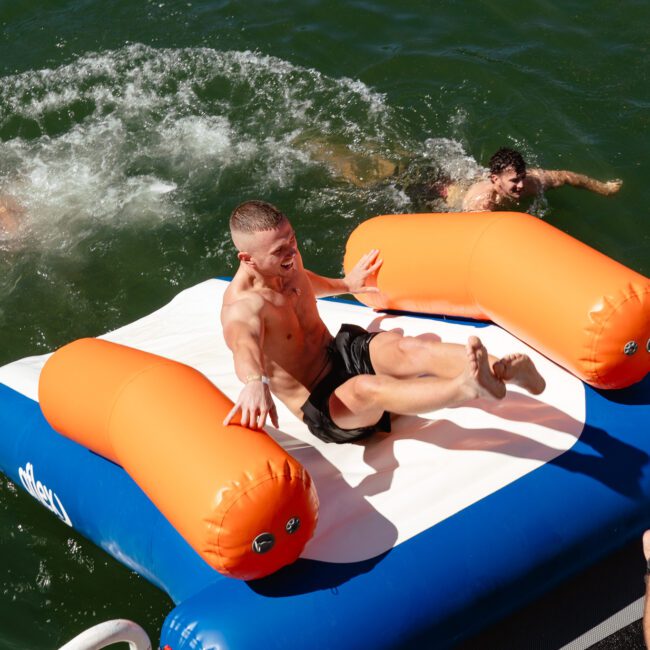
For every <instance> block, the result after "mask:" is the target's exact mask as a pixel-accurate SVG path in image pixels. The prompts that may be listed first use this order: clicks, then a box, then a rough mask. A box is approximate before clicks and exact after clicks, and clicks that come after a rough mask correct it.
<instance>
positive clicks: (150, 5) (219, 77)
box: [0, 0, 650, 650]
mask: <svg viewBox="0 0 650 650" xmlns="http://www.w3.org/2000/svg"><path fill="white" fill-rule="evenodd" d="M0 24H1V25H2V35H1V40H0V43H1V45H0V47H1V48H2V49H1V54H2V56H1V57H0V66H1V74H2V86H1V87H0V194H9V195H11V196H13V197H14V198H15V199H16V200H17V201H19V202H20V203H21V204H22V205H23V206H24V210H25V212H24V214H23V216H22V218H21V225H20V228H19V230H18V232H17V233H16V234H14V235H13V236H12V237H8V236H6V235H0V363H6V362H8V361H11V360H13V359H16V358H19V357H23V356H27V355H31V354H40V353H43V352H46V351H49V350H51V349H52V348H54V347H56V346H58V345H60V344H62V343H64V342H67V341H69V340H71V339H74V338H77V337H80V336H87V335H95V334H99V333H101V332H104V331H106V330H108V329H111V328H114V327H116V326H119V325H121V324H124V323H126V322H129V321H131V320H133V319H135V318H137V317H139V316H141V315H143V314H145V313H148V312H150V311H152V310H153V309H155V308H157V307H159V306H160V305H162V304H163V303H165V302H166V301H167V300H169V299H170V298H171V297H172V296H173V295H174V294H176V293H177V292H178V291H179V290H181V289H183V288H185V287H187V286H190V285H192V284H195V283H196V282H199V281H201V280H203V279H205V278H208V277H212V276H221V275H229V274H232V272H233V269H234V265H233V263H234V257H233V254H232V250H231V248H230V244H229V242H228V237H227V225H226V224H227V218H228V215H229V212H230V210H231V209H232V208H233V207H234V206H235V205H236V204H237V203H239V202H241V201H242V200H245V199H247V198H263V199H266V200H269V201H272V202H273V203H275V204H277V205H278V206H279V207H280V208H281V209H283V210H284V211H285V212H286V213H287V214H288V215H290V216H291V217H292V219H293V222H294V225H295V227H296V230H297V232H298V235H299V237H300V239H301V240H302V242H303V246H302V249H303V257H304V259H305V262H306V264H307V265H308V266H310V267H312V268H313V269H314V270H316V271H319V272H321V273H326V274H337V273H338V272H339V270H340V264H341V255H342V250H343V244H344V241H345V238H346V236H347V234H348V233H349V231H350V230H351V229H352V228H353V227H354V226H355V225H356V224H357V223H359V221H361V220H363V219H365V218H367V217H369V216H371V215H373V214H377V213H384V212H406V211H409V210H410V209H413V206H411V205H410V204H409V202H408V199H407V198H406V197H405V196H404V195H403V194H401V193H400V192H399V191H398V189H397V188H395V187H394V185H391V183H385V184H383V185H382V186H380V187H372V188H360V187H356V186H354V185H351V184H349V183H347V182H345V181H344V180H343V179H341V178H340V177H339V176H338V175H337V174H336V173H335V172H334V170H333V169H332V168H331V167H330V166H328V165H327V164H326V163H324V162H322V161H320V160H319V159H318V157H317V156H314V155H313V154H312V153H311V150H310V148H309V146H308V144H309V143H314V142H316V143H323V142H325V143H329V144H331V145H333V146H334V145H335V146H337V147H343V148H346V147H347V148H348V149H349V150H350V151H353V152H355V153H356V154H358V155H360V156H361V157H364V156H367V157H368V158H370V156H371V155H372V154H381V155H383V156H384V157H387V158H391V157H392V158H395V157H399V155H401V153H403V152H413V153H415V154H419V155H422V156H425V157H429V158H432V159H435V160H436V162H437V163H438V164H439V165H441V166H442V167H443V168H444V169H445V170H446V171H447V172H448V173H449V174H450V175H451V176H453V177H455V178H464V177H468V176H471V175H472V174H474V173H475V172H476V170H477V169H478V167H479V165H485V163H486V162H487V159H488V158H489V156H490V154H491V153H492V152H493V151H494V150H495V149H496V148H498V147H499V146H502V145H507V146H513V147H516V148H519V149H520V150H521V151H522V152H523V153H524V154H525V156H526V158H527V159H528V161H529V163H530V164H532V165H536V166H542V167H547V168H564V169H571V170H574V171H579V172H582V173H586V174H589V175H592V176H595V177H597V178H600V179H602V180H607V179H611V178H622V179H623V180H624V185H623V189H622V190H621V192H620V193H619V194H618V195H617V196H614V197H609V198H604V197H600V196H595V195H592V194H589V193H587V192H585V191H581V190H577V189H572V188H563V189H559V190H555V191H553V192H549V193H548V195H547V196H546V197H544V199H543V200H541V201H539V202H537V203H536V204H535V206H534V207H533V209H534V211H535V212H536V213H537V214H538V215H540V216H542V217H543V218H545V219H546V220H548V221H549V222H550V223H553V224H554V225H557V226H559V227H560V228H562V229H564V230H566V231H568V232H569V233H571V234H572V235H574V236H576V237H578V238H580V239H582V240H583V241H585V242H587V243H588V244H590V245H592V246H594V247H596V248H598V249H600V250H602V251H603V252H605V253H607V254H609V255H611V256H612V257H614V258H616V259H618V260H620V261H621V262H623V263H625V264H627V265H628V266H631V267H632V268H634V269H636V270H638V271H640V272H642V273H644V274H646V275H648V274H650V255H649V253H648V244H649V242H650V223H649V221H648V216H647V215H648V210H647V201H648V198H650V195H649V194H648V189H647V188H648V184H647V178H648V172H649V169H648V156H647V147H648V125H649V120H650V117H649V116H650V85H649V79H648V75H649V72H648V71H649V70H650V30H648V28H647V25H648V24H650V4H648V3H647V2H642V1H634V0H624V1H623V2H619V3H611V2H603V1H596V2H590V3H587V2H578V1H577V0H574V1H569V2H564V3H562V4H560V3H551V2H548V1H545V0H537V1H532V2H528V3H521V2H513V1H512V0H500V1H498V2H497V1H491V2H487V1H486V2H480V1H474V2H470V1H467V2H460V1H458V0H447V1H441V2H437V3H433V2H421V1H415V0H406V1H402V2H396V1H393V2H375V3H371V2H358V1H357V2H338V1H335V2H324V1H316V0H303V1H302V2H289V1H288V0H276V1H270V0H266V1H264V2H261V1H259V0H249V1H248V2H246V3H244V2H239V3H236V2H229V1H227V0H198V1H195V0H192V1H187V0H186V1H184V2H179V1H169V0H160V1H156V2H153V1H142V2H140V1H136V0H130V1H126V0H121V1H120V0H103V1H100V0H68V1H63V0H22V1H21V2H13V1H9V0H0ZM495 254H507V251H498V252H495ZM4 433H5V432H0V434H4ZM0 513H1V517H2V519H1V522H2V529H1V532H0V576H1V579H2V591H1V594H2V596H1V598H2V603H1V605H2V606H1V607H0V648H30V649H32V648H33V649H35V650H37V649H39V648H43V649H45V648H53V647H56V646H57V645H58V644H62V643H63V642H64V641H65V640H67V639H68V638H70V637H72V636H74V634H76V633H78V632H79V631H81V630H82V629H84V628H85V627H87V626H89V625H91V624H93V623H95V622H98V621H100V620H104V619H107V618H110V617H116V616H121V617H128V618H132V619H134V620H137V621H138V622H140V623H142V624H143V625H144V626H145V627H146V628H147V630H148V631H149V633H150V634H151V636H152V638H153V639H154V642H155V641H157V639H158V633H159V629H160V625H161V624H162V620H163V618H164V616H165V615H166V613H167V612H168V611H169V609H170V608H171V604H170V602H169V601H168V599H167V598H166V597H165V596H164V595H162V594H161V593H160V592H158V591H157V590H156V589H154V588H153V587H151V586H149V585H148V584H147V583H146V582H145V581H144V580H141V579H140V578H138V577H137V576H134V575H132V574H130V573H129V572H128V571H126V570H125V569H123V568H122V567H120V566H119V565H118V564H117V563H115V562H114V561H113V560H111V559H109V558H107V557H106V556H105V555H104V554H103V553H101V552H100V551H98V550H97V549H95V548H94V547H93V546H92V545H91V544H89V543H88V542H86V541H85V540H83V539H81V538H79V537H77V536H76V535H74V534H72V533H71V532H70V531H69V529H67V528H65V527H64V526H62V525H61V524H60V523H59V522H58V521H56V520H55V519H54V517H53V516H52V515H51V514H50V513H48V512H46V511H45V510H44V509H43V508H41V507H40V506H39V505H38V504H36V502H34V501H33V500H32V499H31V498H30V497H28V496H26V495H25V494H24V493H23V492H21V491H18V490H16V489H15V488H13V486H12V485H11V484H9V483H7V482H6V481H4V480H3V481H2V482H0Z"/></svg>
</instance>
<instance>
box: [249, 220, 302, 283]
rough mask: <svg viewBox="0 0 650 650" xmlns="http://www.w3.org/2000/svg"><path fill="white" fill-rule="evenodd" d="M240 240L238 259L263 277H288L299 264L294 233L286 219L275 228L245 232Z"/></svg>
mask: <svg viewBox="0 0 650 650" xmlns="http://www.w3.org/2000/svg"><path fill="white" fill-rule="evenodd" d="M241 240H242V241H241V242H238V243H239V245H238V248H239V250H240V253H239V259H240V260H242V261H243V262H246V263H248V264H251V265H252V266H253V267H254V268H255V270H256V271H257V272H258V273H260V274H261V275H263V276H265V277H288V276H290V275H291V274H292V273H293V272H294V271H295V270H296V268H297V266H298V264H299V261H300V254H299V253H298V244H297V242H296V233H295V232H294V231H293V228H292V227H291V224H290V223H289V221H288V220H286V219H284V220H283V221H281V222H280V225H279V226H278V227H277V228H276V229H275V230H262V231H260V232H256V233H247V234H245V235H243V237H241Z"/></svg>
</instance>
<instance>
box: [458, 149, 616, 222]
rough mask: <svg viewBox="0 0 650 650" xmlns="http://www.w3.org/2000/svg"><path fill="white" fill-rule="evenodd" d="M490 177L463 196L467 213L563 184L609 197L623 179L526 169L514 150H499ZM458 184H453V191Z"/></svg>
mask: <svg viewBox="0 0 650 650" xmlns="http://www.w3.org/2000/svg"><path fill="white" fill-rule="evenodd" d="M489 165H490V172H489V176H488V178H487V179H483V180H478V181H476V182H474V183H473V184H472V185H470V187H469V188H468V189H467V190H466V191H465V192H464V194H463V196H462V202H461V209H462V210H463V212H473V211H490V210H499V209H504V208H505V209H507V208H510V207H513V206H516V205H517V204H518V203H519V201H520V200H521V199H522V198H525V197H529V196H536V195H538V194H541V193H542V192H544V191H545V190H549V189H555V188H556V187H562V186H563V185H570V186H572V187H581V188H584V189H586V190H590V191H591V192H595V193H596V194H602V195H603V196H609V195H610V194H616V192H618V191H619V190H620V189H621V185H622V184H623V181H621V180H613V181H607V182H601V181H597V180H595V179H594V178H590V177H589V176H585V175H584V174H577V173H575V172H570V171H564V170H548V169H529V170H527V169H526V163H525V161H524V159H523V157H522V155H521V154H520V153H519V152H518V151H515V150H514V149H508V148H505V147H504V148H502V149H499V150H498V151H497V152H496V153H495V154H494V155H493V156H492V157H491V158H490V163H489ZM453 187H454V185H453V184H450V185H449V186H448V188H447V192H448V193H450V192H451V190H452V189H453Z"/></svg>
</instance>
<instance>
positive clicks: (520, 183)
mask: <svg viewBox="0 0 650 650" xmlns="http://www.w3.org/2000/svg"><path fill="white" fill-rule="evenodd" d="M490 180H491V181H492V185H493V186H494V189H495V190H496V192H497V194H498V195H499V196H501V197H503V198H506V199H512V200H514V201H518V200H519V199H520V198H521V193H522V192H523V190H524V181H525V180H526V172H524V173H523V174H517V172H516V171H515V168H514V167H507V168H506V169H504V170H503V171H502V172H501V173H500V174H491V175H490Z"/></svg>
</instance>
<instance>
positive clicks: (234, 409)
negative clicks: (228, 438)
mask: <svg viewBox="0 0 650 650" xmlns="http://www.w3.org/2000/svg"><path fill="white" fill-rule="evenodd" d="M238 410H239V402H236V403H235V405H234V406H233V407H232V408H231V409H230V412H229V413H228V415H226V417H225V418H224V421H223V425H224V426H225V427H227V426H228V425H229V424H230V421H231V420H232V419H233V417H234V415H235V413H237V411H238Z"/></svg>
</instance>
